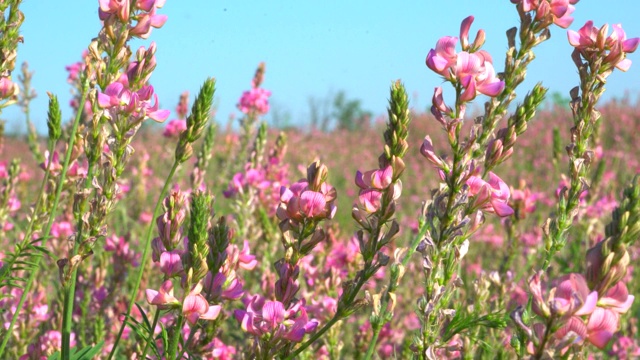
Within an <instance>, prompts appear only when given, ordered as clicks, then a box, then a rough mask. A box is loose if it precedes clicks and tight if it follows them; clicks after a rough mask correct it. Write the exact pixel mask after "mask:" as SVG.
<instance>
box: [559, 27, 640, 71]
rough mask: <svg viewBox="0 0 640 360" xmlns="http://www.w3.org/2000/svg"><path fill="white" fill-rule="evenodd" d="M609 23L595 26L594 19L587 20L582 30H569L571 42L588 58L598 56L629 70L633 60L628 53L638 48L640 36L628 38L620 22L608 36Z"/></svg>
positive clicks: (619, 67) (621, 68) (591, 58)
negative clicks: (600, 26) (628, 56)
mask: <svg viewBox="0 0 640 360" xmlns="http://www.w3.org/2000/svg"><path fill="white" fill-rule="evenodd" d="M608 28H609V25H608V24H605V25H603V27H602V28H597V27H595V26H593V21H587V22H586V23H585V24H584V26H583V27H581V28H580V30H578V31H577V32H576V31H573V30H569V31H567V36H568V38H569V44H571V46H573V47H575V48H576V50H577V51H579V52H580V54H581V55H582V56H583V57H584V58H585V59H587V60H593V59H595V58H597V57H601V58H603V59H604V61H605V63H609V64H610V65H611V66H615V67H616V68H618V69H620V70H622V71H627V70H629V67H630V66H631V60H629V59H627V58H626V54H628V53H632V52H634V51H635V50H636V49H637V48H638V44H639V43H640V38H631V39H627V35H626V33H625V32H624V30H623V29H622V26H621V25H620V24H614V25H612V28H613V32H612V33H611V35H609V36H608V37H607V38H604V36H606V34H607V33H608Z"/></svg>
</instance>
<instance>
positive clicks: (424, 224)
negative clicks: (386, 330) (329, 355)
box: [365, 220, 429, 360]
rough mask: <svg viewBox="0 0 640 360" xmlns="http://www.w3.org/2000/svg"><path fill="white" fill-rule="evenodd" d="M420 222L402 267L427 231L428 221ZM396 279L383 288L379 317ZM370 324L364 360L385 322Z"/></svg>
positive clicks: (376, 340) (374, 345)
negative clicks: (369, 337)
mask: <svg viewBox="0 0 640 360" xmlns="http://www.w3.org/2000/svg"><path fill="white" fill-rule="evenodd" d="M421 222H422V223H421V224H420V230H419V231H418V234H417V235H416V237H415V238H414V239H413V241H412V242H411V245H409V249H408V251H407V254H406V255H405V257H404V258H403V259H402V262H401V264H402V266H403V267H406V266H407V264H408V263H409V260H410V259H411V257H412V256H413V254H414V253H415V252H416V248H417V247H418V244H420V241H422V239H423V238H424V235H425V234H426V233H427V230H428V229H429V226H428V223H427V222H426V221H424V220H421ZM397 281H399V279H391V280H390V283H389V285H388V286H387V290H385V291H384V293H383V295H382V302H381V304H380V314H379V318H380V319H385V318H386V317H387V313H388V310H387V304H388V303H389V293H390V292H391V291H392V290H393V289H395V288H396V287H397V284H396V283H397ZM371 325H372V326H371V327H372V328H373V338H372V339H371V342H370V343H369V347H368V348H367V354H366V355H365V360H368V359H370V358H371V356H372V355H373V352H374V350H375V348H376V345H377V344H376V343H377V342H378V336H379V335H380V331H381V330H382V327H383V326H384V325H385V322H384V321H378V322H376V323H372V324H371Z"/></svg>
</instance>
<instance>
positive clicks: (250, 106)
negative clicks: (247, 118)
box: [237, 87, 271, 115]
mask: <svg viewBox="0 0 640 360" xmlns="http://www.w3.org/2000/svg"><path fill="white" fill-rule="evenodd" d="M269 96H271V91H269V90H265V89H263V88H255V87H254V88H252V89H251V90H249V91H245V92H244V93H242V96H241V97H240V101H239V102H238V105H237V106H238V109H239V110H240V111H242V112H243V113H245V114H249V113H251V112H255V113H256V114H258V115H264V114H266V113H267V112H269Z"/></svg>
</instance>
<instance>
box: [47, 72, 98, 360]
mask: <svg viewBox="0 0 640 360" xmlns="http://www.w3.org/2000/svg"><path fill="white" fill-rule="evenodd" d="M88 92H89V78H88V77H87V78H86V79H85V80H84V84H83V86H82V96H81V97H80V102H79V104H84V103H85V102H86V101H87V93H88ZM82 111H83V108H82V107H81V108H80V109H79V110H78V113H77V114H76V118H75V120H74V121H73V127H72V128H71V134H69V144H68V145H67V153H66V154H65V157H64V166H63V168H62V173H61V175H60V180H63V179H64V177H66V173H67V168H68V166H69V162H70V161H71V153H72V152H73V144H74V142H75V140H76V133H77V132H78V125H80V119H82ZM50 156H51V155H50ZM50 161H51V160H50ZM61 192H62V182H60V184H59V185H58V188H57V189H56V201H55V202H54V205H53V209H52V210H51V211H52V213H51V217H50V218H49V223H48V224H47V232H46V235H47V236H48V235H49V232H50V231H51V226H52V225H53V220H54V218H55V216H54V215H55V211H56V209H57V206H58V204H57V200H58V199H59V197H60V193H61ZM78 240H79V239H76V241H74V242H73V253H72V254H73V255H74V256H75V255H76V253H77V252H78V243H79V241H78ZM69 259H71V257H69ZM76 273H77V267H76V269H75V270H73V271H72V273H71V278H70V283H69V286H68V288H67V292H66V293H65V296H64V312H63V318H62V356H61V358H62V360H69V359H70V358H71V322H72V321H73V319H72V316H73V298H74V297H75V296H74V295H75V288H76Z"/></svg>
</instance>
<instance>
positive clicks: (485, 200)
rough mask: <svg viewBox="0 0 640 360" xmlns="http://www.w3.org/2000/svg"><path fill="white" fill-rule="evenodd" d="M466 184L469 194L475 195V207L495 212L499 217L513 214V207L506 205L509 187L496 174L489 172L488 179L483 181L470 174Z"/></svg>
mask: <svg viewBox="0 0 640 360" xmlns="http://www.w3.org/2000/svg"><path fill="white" fill-rule="evenodd" d="M467 185H468V186H469V195H470V196H473V197H475V200H474V207H475V208H478V209H482V210H483V211H486V212H489V213H495V214H496V215H498V216H500V217H505V216H510V215H511V214H513V209H512V208H511V207H510V206H509V205H508V202H509V197H510V191H509V187H508V186H507V184H506V183H505V182H504V181H502V179H500V178H499V177H498V175H496V174H494V173H492V172H489V181H484V180H483V179H482V178H481V177H479V176H470V177H469V180H467Z"/></svg>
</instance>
